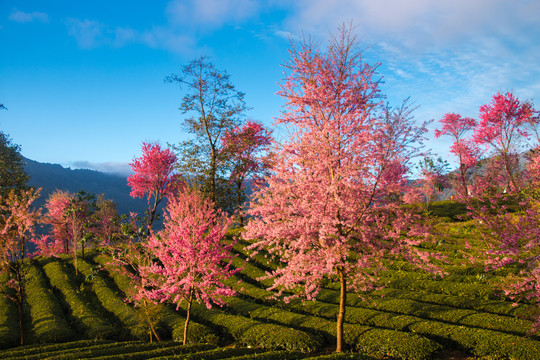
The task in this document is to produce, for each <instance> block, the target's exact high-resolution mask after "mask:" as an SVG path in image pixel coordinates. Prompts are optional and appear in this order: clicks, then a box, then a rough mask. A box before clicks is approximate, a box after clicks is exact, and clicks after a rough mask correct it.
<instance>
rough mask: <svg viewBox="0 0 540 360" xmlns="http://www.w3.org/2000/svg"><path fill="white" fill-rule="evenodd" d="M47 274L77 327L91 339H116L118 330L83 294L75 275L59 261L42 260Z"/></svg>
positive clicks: (84, 335) (85, 336)
mask: <svg viewBox="0 0 540 360" xmlns="http://www.w3.org/2000/svg"><path fill="white" fill-rule="evenodd" d="M40 263H41V264H42V266H43V270H44V271H45V274H46V275H47V277H48V278H49V282H50V283H51V285H52V286H53V287H55V288H56V289H58V291H59V292H60V293H61V295H62V297H63V298H64V300H65V302H66V304H67V305H68V307H69V310H70V315H71V317H72V318H73V320H74V322H75V324H74V325H75V327H77V328H78V330H79V331H80V332H81V333H82V334H83V337H84V338H89V339H116V338H117V337H118V335H119V332H118V330H117V329H116V328H115V327H114V326H112V325H111V324H109V323H108V322H106V321H105V320H103V316H102V314H100V313H99V312H98V311H97V310H95V309H94V308H93V307H92V305H91V304H90V303H89V302H88V300H87V297H86V296H84V294H82V293H81V291H80V289H81V286H80V285H79V284H78V282H77V281H76V279H75V276H74V274H73V273H72V272H71V271H70V269H68V268H67V267H66V265H65V264H64V263H63V262H61V261H60V260H59V259H52V258H49V259H47V260H43V259H42V260H40Z"/></svg>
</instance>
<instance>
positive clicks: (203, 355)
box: [99, 348, 263, 360]
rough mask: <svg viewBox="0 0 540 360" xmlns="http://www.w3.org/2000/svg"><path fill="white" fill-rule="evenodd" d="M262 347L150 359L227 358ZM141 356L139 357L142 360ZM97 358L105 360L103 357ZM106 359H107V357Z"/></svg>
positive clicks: (254, 351) (252, 352) (200, 359)
mask: <svg viewBox="0 0 540 360" xmlns="http://www.w3.org/2000/svg"><path fill="white" fill-rule="evenodd" d="M262 351H263V350H262V349H257V348H219V349H214V350H208V351H200V352H196V353H189V354H182V355H177V356H172V357H171V356H167V357H156V358H152V360H170V359H183V360H214V359H229V358H231V357H234V356H244V355H248V354H249V355H252V354H257V353H260V352H262ZM142 359H143V358H141V360H142ZM99 360H106V359H105V358H103V359H99ZM107 360H108V359H107Z"/></svg>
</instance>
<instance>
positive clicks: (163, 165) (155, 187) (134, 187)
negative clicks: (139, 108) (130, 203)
mask: <svg viewBox="0 0 540 360" xmlns="http://www.w3.org/2000/svg"><path fill="white" fill-rule="evenodd" d="M175 162H176V155H175V154H174V153H173V152H172V151H170V150H169V149H161V147H160V145H159V144H150V143H143V146H142V156H141V157H140V158H136V159H134V160H133V162H132V163H130V165H131V169H132V170H133V171H134V174H133V175H130V176H129V177H128V179H127V181H128V184H129V186H131V193H130V195H131V197H139V198H143V197H145V196H146V198H147V200H148V213H147V216H148V218H147V221H146V236H148V235H149V234H150V232H151V230H152V224H153V222H154V220H155V217H156V211H157V208H158V205H159V204H160V202H161V201H162V200H163V198H164V197H166V196H167V195H168V194H170V193H171V192H172V189H173V187H174V186H173V185H174V184H175V183H176V182H177V181H179V180H180V176H179V175H177V174H175V173H174V164H175ZM152 198H153V201H152Z"/></svg>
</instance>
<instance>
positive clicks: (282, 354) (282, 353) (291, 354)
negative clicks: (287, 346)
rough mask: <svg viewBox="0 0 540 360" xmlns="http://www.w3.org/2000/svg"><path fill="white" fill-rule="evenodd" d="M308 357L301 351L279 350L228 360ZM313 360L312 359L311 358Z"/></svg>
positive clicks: (294, 359) (275, 359) (287, 359)
mask: <svg viewBox="0 0 540 360" xmlns="http://www.w3.org/2000/svg"><path fill="white" fill-rule="evenodd" d="M306 356H308V355H307V354H305V353H302V352H299V351H286V350H278V351H267V352H264V353H260V354H248V355H241V356H234V357H230V358H227V360H250V359H254V360H297V359H304V358H306ZM310 359H311V358H310Z"/></svg>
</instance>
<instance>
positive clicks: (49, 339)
mask: <svg viewBox="0 0 540 360" xmlns="http://www.w3.org/2000/svg"><path fill="white" fill-rule="evenodd" d="M27 286H28V288H29V289H32V291H27V292H26V301H27V302H28V307H29V309H30V311H29V313H30V318H31V319H32V323H31V325H32V329H33V331H32V335H33V336H34V337H35V339H33V340H34V341H35V342H37V343H54V342H64V341H70V340H73V339H74V335H75V334H74V331H73V329H72V328H71V326H70V325H69V324H68V322H67V321H66V319H65V318H64V312H63V310H62V307H61V306H60V304H59V303H58V301H57V299H56V297H55V296H54V294H53V292H52V291H51V289H50V285H49V283H48V281H47V278H46V277H45V275H44V273H43V271H42V269H41V268H40V267H39V266H38V264H37V263H36V262H33V263H32V264H31V265H30V267H29V269H28V284H27Z"/></svg>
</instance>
